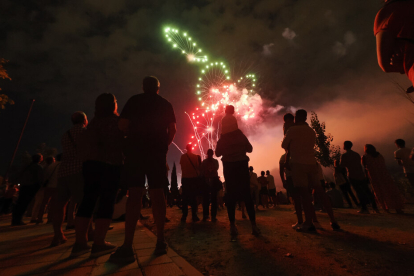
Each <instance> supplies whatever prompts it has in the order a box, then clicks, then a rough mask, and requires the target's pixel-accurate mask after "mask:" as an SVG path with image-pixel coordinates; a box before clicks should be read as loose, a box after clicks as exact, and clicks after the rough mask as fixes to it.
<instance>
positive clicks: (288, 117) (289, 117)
mask: <svg viewBox="0 0 414 276" xmlns="http://www.w3.org/2000/svg"><path fill="white" fill-rule="evenodd" d="M294 120H295V116H293V114H292V113H286V114H285V115H283V121H284V122H285V123H286V122H293V121H294Z"/></svg>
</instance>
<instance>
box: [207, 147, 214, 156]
mask: <svg viewBox="0 0 414 276" xmlns="http://www.w3.org/2000/svg"><path fill="white" fill-rule="evenodd" d="M213 155H214V151H213V150H212V149H208V150H207V157H208V158H213Z"/></svg>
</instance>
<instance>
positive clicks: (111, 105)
mask: <svg viewBox="0 0 414 276" xmlns="http://www.w3.org/2000/svg"><path fill="white" fill-rule="evenodd" d="M114 114H115V115H118V104H117V102H116V98H115V96H114V94H111V93H103V94H101V95H99V96H98V98H96V100H95V117H98V118H104V117H108V116H111V115H114Z"/></svg>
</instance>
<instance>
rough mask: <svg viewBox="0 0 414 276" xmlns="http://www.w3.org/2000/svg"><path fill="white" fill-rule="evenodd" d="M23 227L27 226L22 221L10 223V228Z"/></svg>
mask: <svg viewBox="0 0 414 276" xmlns="http://www.w3.org/2000/svg"><path fill="white" fill-rule="evenodd" d="M23 225H27V224H26V223H24V222H23V221H18V222H12V223H11V226H23Z"/></svg>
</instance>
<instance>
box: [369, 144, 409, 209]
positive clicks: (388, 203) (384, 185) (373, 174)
mask: <svg viewBox="0 0 414 276" xmlns="http://www.w3.org/2000/svg"><path fill="white" fill-rule="evenodd" d="M364 152H365V154H364V156H362V166H364V168H365V170H366V172H367V176H368V177H369V180H370V181H371V184H372V188H373V189H374V194H375V197H376V198H377V200H378V202H379V204H380V205H381V206H382V208H383V209H384V210H385V211H386V212H389V210H390V209H395V210H396V211H397V213H402V209H404V203H403V201H402V198H401V195H400V191H399V190H398V187H397V186H396V185H395V183H394V180H393V179H392V178H391V175H390V173H389V172H388V169H387V166H386V165H385V160H384V157H383V156H382V155H381V154H380V153H379V152H378V151H377V150H376V148H375V147H374V146H373V145H370V144H366V145H365V147H364Z"/></svg>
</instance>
